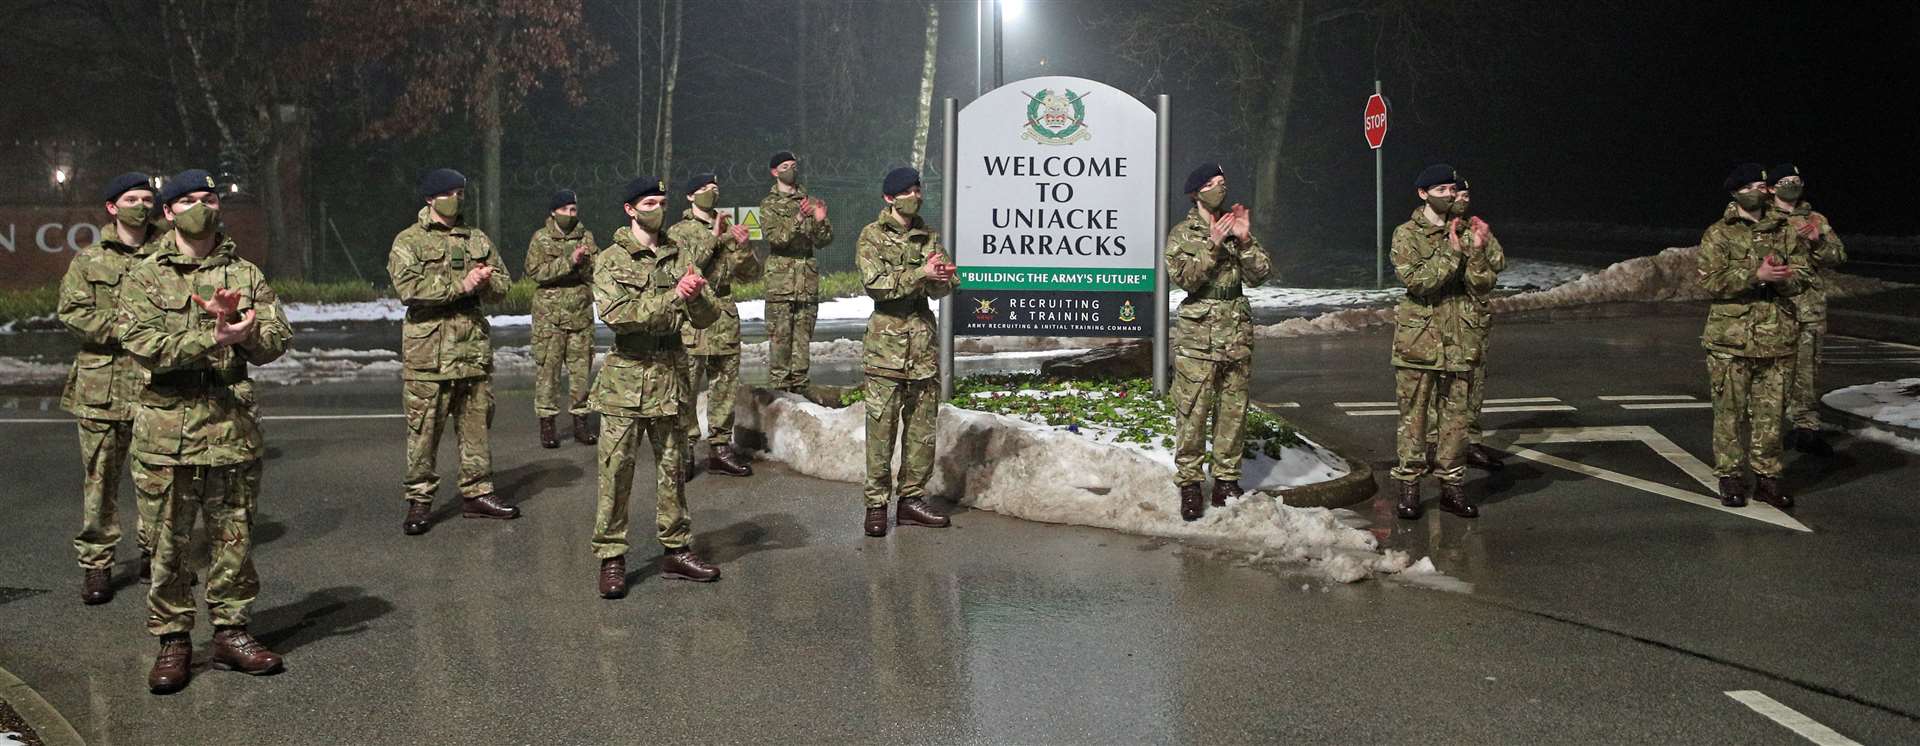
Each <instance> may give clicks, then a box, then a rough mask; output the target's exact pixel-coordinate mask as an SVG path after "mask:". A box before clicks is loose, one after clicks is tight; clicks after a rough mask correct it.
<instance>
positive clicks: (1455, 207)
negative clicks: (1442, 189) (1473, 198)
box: [1447, 197, 1473, 218]
mask: <svg viewBox="0 0 1920 746" xmlns="http://www.w3.org/2000/svg"><path fill="white" fill-rule="evenodd" d="M1472 211H1473V203H1472V202H1469V201H1467V200H1464V199H1460V198H1459V197H1455V198H1453V204H1451V205H1448V206H1447V216H1448V217H1455V218H1464V217H1466V216H1467V213H1469V212H1472Z"/></svg>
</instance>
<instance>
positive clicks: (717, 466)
mask: <svg viewBox="0 0 1920 746" xmlns="http://www.w3.org/2000/svg"><path fill="white" fill-rule="evenodd" d="M707 471H711V472H718V473H720V474H725V475H727V476H730V477H751V476H753V467H752V466H749V465H748V464H747V460H746V459H745V458H744V457H742V456H741V455H740V454H739V453H738V452H735V451H734V450H733V446H714V447H713V448H712V452H711V453H710V454H708V455H707Z"/></svg>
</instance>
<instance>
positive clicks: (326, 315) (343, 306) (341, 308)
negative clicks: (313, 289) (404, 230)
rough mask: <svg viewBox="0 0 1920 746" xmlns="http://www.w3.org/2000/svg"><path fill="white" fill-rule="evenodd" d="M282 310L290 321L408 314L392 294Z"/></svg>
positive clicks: (519, 321)
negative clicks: (387, 296) (368, 299)
mask: <svg viewBox="0 0 1920 746" xmlns="http://www.w3.org/2000/svg"><path fill="white" fill-rule="evenodd" d="M282 310H284V311H286V313H287V323H290V324H322V323H327V322H339V321H400V320H402V319H405V318H406V317H407V307H406V306H405V305H402V304H401V303H400V301H399V300H396V299H393V298H381V299H379V300H370V301H358V302H354V303H288V304H286V306H285V307H284V308H283V309H282ZM487 322H488V323H490V324H492V325H494V326H532V325H533V317H532V316H529V315H525V314H520V315H502V316H488V317H487Z"/></svg>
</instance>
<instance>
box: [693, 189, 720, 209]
mask: <svg viewBox="0 0 1920 746" xmlns="http://www.w3.org/2000/svg"><path fill="white" fill-rule="evenodd" d="M718 201H720V190H718V189H710V190H707V191H704V192H700V193H699V194H695V195H693V206H694V207H698V208H700V209H702V210H711V209H713V203H715V202H718Z"/></svg>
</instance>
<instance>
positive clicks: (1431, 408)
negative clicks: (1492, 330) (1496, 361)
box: [1427, 361, 1487, 447]
mask: <svg viewBox="0 0 1920 746" xmlns="http://www.w3.org/2000/svg"><path fill="white" fill-rule="evenodd" d="M1470 385H1471V386H1472V388H1470V389H1468V393H1467V443H1468V444H1469V445H1479V443H1480V436H1481V433H1482V432H1483V430H1482V429H1481V427H1480V407H1481V405H1482V404H1483V403H1484V402H1485V401H1486V398H1487V366H1486V363H1485V361H1482V362H1481V364H1480V365H1477V366H1474V369H1473V381H1472V383H1471V384H1470ZM1427 421H1428V422H1439V421H1440V400H1439V399H1434V400H1432V401H1429V402H1428V403H1427ZM1428 435H1429V436H1431V435H1432V433H1428ZM1427 445H1428V446H1429V447H1431V446H1432V445H1433V443H1432V442H1431V441H1429V442H1428V444H1427Z"/></svg>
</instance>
